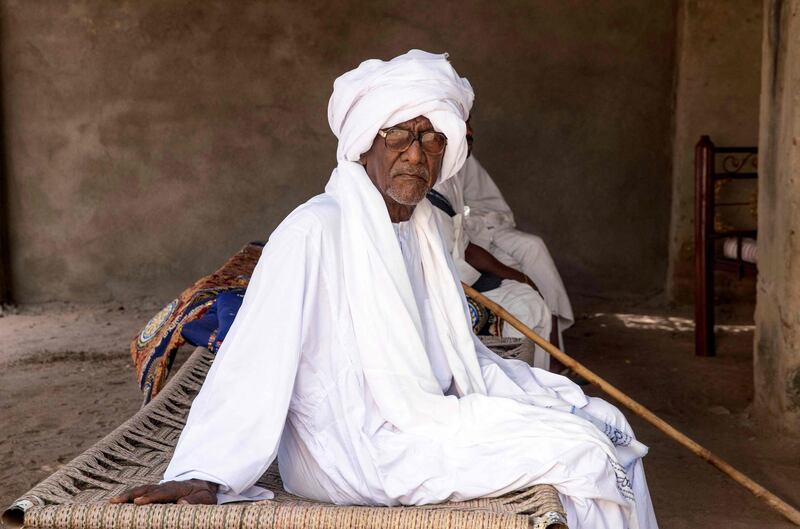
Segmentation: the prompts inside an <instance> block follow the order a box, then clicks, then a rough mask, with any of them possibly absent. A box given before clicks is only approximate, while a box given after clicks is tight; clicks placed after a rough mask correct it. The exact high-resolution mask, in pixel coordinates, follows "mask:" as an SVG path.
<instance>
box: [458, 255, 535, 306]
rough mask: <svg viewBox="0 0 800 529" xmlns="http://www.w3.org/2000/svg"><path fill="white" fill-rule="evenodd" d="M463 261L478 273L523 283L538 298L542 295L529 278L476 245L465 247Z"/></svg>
mask: <svg viewBox="0 0 800 529" xmlns="http://www.w3.org/2000/svg"><path fill="white" fill-rule="evenodd" d="M464 260H465V261H467V264H469V265H470V266H471V267H473V268H474V269H475V270H477V271H478V272H481V273H485V274H486V273H488V274H494V275H496V276H497V277H499V278H501V279H511V280H513V281H519V282H520V283H525V284H526V285H528V286H530V287H531V288H533V289H534V290H535V291H536V292H539V295H540V296H541V294H542V293H541V291H540V290H539V287H537V286H536V283H534V282H533V280H532V279H531V278H530V277H528V276H526V275H525V274H523V273H522V272H520V271H519V270H514V269H513V268H511V267H510V266H506V265H504V264H503V263H501V262H500V261H498V260H497V258H496V257H495V256H494V255H492V254H490V253H489V252H488V251H487V250H485V249H484V248H482V247H480V246H478V245H477V244H473V243H469V244H468V245H467V248H466V250H464Z"/></svg>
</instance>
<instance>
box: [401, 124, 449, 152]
mask: <svg viewBox="0 0 800 529" xmlns="http://www.w3.org/2000/svg"><path fill="white" fill-rule="evenodd" d="M415 139H417V135H416V133H414V132H412V131H410V130H405V129H390V130H387V131H386V146H387V147H388V148H390V149H392V150H393V151H405V150H406V149H408V148H409V147H410V146H411V144H412V143H413V142H414V140H415ZM419 143H420V146H421V147H422V150H423V151H425V152H426V153H428V154H440V153H441V152H442V151H443V150H444V147H445V145H447V137H446V136H445V135H444V134H442V133H441V132H434V131H426V132H423V133H422V135H421V136H420V141H419Z"/></svg>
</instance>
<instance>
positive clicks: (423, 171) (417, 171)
mask: <svg viewBox="0 0 800 529" xmlns="http://www.w3.org/2000/svg"><path fill="white" fill-rule="evenodd" d="M401 174H409V175H414V176H419V177H422V178H424V179H425V180H427V179H428V176H430V174H429V173H428V169H427V168H426V167H424V166H416V167H414V166H409V167H400V168H398V169H395V170H394V171H392V172H391V173H390V174H389V176H391V177H392V178H394V177H395V176H397V175H401Z"/></svg>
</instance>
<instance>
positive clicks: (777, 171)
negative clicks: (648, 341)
mask: <svg viewBox="0 0 800 529" xmlns="http://www.w3.org/2000/svg"><path fill="white" fill-rule="evenodd" d="M764 6H765V7H764V8H765V21H764V69H763V71H762V77H761V81H762V96H761V119H760V123H761V126H760V142H759V150H760V157H759V164H760V169H761V171H762V176H761V178H760V179H759V238H758V259H759V262H758V271H759V276H758V288H757V303H756V332H755V353H754V362H755V407H756V410H757V411H758V412H760V413H761V414H762V415H763V416H765V417H767V418H768V419H770V420H771V421H772V422H773V423H775V424H777V425H779V426H780V427H782V428H784V429H787V430H789V431H792V432H794V433H798V434H800V240H798V229H800V178H799V176H800V145H798V144H799V143H800V0H765V2H764Z"/></svg>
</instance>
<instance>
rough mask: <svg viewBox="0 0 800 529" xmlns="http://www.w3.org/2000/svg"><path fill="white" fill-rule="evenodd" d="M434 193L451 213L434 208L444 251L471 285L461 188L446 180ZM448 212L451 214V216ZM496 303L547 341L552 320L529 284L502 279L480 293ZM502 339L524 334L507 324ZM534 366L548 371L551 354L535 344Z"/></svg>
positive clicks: (453, 180)
mask: <svg viewBox="0 0 800 529" xmlns="http://www.w3.org/2000/svg"><path fill="white" fill-rule="evenodd" d="M435 190H436V192H438V193H440V194H441V196H442V197H444V198H445V199H447V201H448V205H449V206H450V207H451V208H452V211H450V212H447V211H445V210H443V209H442V208H439V207H434V208H433V210H434V212H436V216H437V217H438V220H439V224H440V225H441V228H442V238H443V239H444V243H445V245H446V247H447V251H448V252H449V253H450V254H451V255H452V257H453V261H454V263H455V267H456V270H457V271H458V275H459V277H460V279H461V281H463V282H464V283H466V284H467V285H470V286H472V285H473V284H474V283H475V282H476V281H477V280H478V278H479V277H480V275H481V273H480V272H479V271H477V270H476V269H475V268H473V267H472V266H471V265H470V264H469V263H467V261H466V259H465V256H464V254H465V252H466V249H467V245H468V244H469V243H470V240H469V238H468V236H467V232H466V231H465V230H464V220H465V216H464V210H465V207H464V198H463V193H462V189H461V186H460V184H459V182H458V181H456V178H455V177H453V178H449V179H447V180H446V181H444V182H440V183H439V184H438V185H437V186H436V187H435ZM450 213H454V214H453V215H451V214H450ZM481 293H482V294H483V295H484V296H486V297H487V298H489V299H491V300H492V301H494V302H495V303H498V304H500V306H502V307H503V308H505V309H506V310H507V311H509V312H510V313H511V314H513V315H514V317H516V318H517V319H518V320H520V321H521V322H522V323H524V324H525V325H527V326H528V327H530V328H531V329H533V330H534V331H536V333H537V334H538V335H539V336H542V337H543V338H545V339H547V340H549V339H550V333H551V331H552V326H553V318H552V315H551V313H550V309H548V307H547V304H546V303H545V301H544V299H542V296H541V295H540V294H539V293H538V292H536V290H534V289H533V288H532V287H531V286H530V285H526V284H525V283H520V282H519V281H514V280H511V279H504V280H503V281H502V283H500V284H499V285H498V286H497V288H493V289H491V290H486V291H483V292H481ZM501 332H502V336H504V337H508V338H523V337H524V336H523V334H522V333H520V332H519V331H518V330H516V329H515V328H514V327H512V326H511V325H510V324H508V323H507V322H503V324H502V327H501ZM533 367H538V368H540V369H545V370H549V369H550V355H549V354H547V353H546V352H545V351H544V349H542V348H541V347H539V346H538V345H537V346H535V348H534V355H533Z"/></svg>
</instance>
